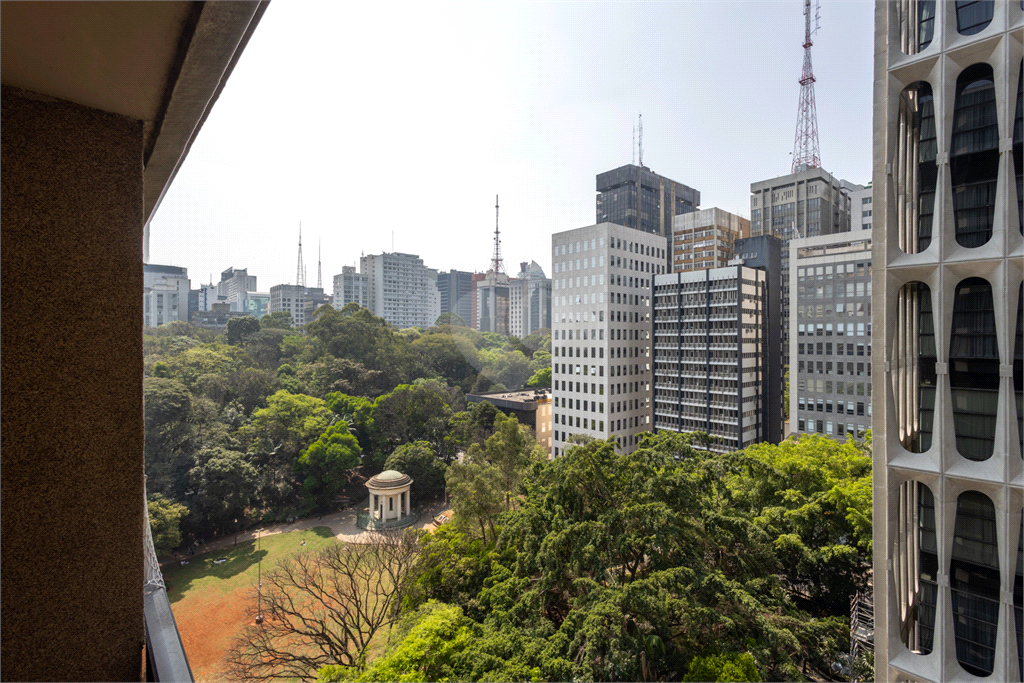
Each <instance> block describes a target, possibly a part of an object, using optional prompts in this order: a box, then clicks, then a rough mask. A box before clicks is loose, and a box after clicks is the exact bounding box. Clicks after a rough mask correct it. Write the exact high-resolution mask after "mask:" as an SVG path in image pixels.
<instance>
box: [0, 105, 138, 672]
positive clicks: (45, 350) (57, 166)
mask: <svg viewBox="0 0 1024 683" xmlns="http://www.w3.org/2000/svg"><path fill="white" fill-rule="evenodd" d="M2 93H3V94H2V98H0V100H2V114H0V118H2V119H3V127H2V129H0V133H2V135H0V140H2V144H0V150H2V161H0V166H2V168H3V175H2V180H3V191H2V192H0V207H2V209H0V222H2V223H3V232H2V233H0V245H2V246H0V249H2V251H3V255H4V268H3V277H2V288H3V290H4V292H5V296H4V306H3V325H2V335H3V339H4V353H3V355H2V365H3V371H2V375H3V390H4V401H3V410H2V418H0V422H2V424H3V452H2V456H0V463H2V464H0V468H2V470H3V478H2V479H0V498H2V499H3V517H2V519H0V536H2V537H3V546H2V552H0V564H2V565H3V568H4V571H3V574H2V584H0V585H2V588H0V597H2V601H0V624H2V625H0V630H2V631H3V634H4V637H3V641H2V643H0V659H2V660H3V663H4V669H3V675H4V678H5V679H9V680H54V681H55V680H78V681H99V680H124V681H128V680H139V676H140V675H142V674H141V670H142V658H141V657H142V644H143V641H144V639H145V632H144V625H143V595H142V588H143V583H144V581H145V571H144V559H143V551H142V543H143V524H144V523H145V522H146V520H145V514H144V512H143V478H142V469H143V439H144V424H143V409H142V372H143V368H142V247H143V244H142V243H143V232H144V228H143V218H142V216H143V181H142V152H143V138H142V122H141V121H137V120H134V119H130V118H127V117H124V116H118V115H115V114H109V113H106V112H102V111H99V110H97V109H91V108H89V107H84V106H81V105H78V104H73V103H71V102H67V101H63V100H56V99H52V98H47V97H42V96H38V95H35V94H34V93H28V92H25V91H21V90H18V89H16V88H9V87H6V86H5V87H4V88H3V91H2ZM55 293H58V295H57V296H55V295H54V294H55ZM68 558H76V559H75V561H74V562H73V563H71V566H70V567H69V561H68ZM69 568H70V570H71V571H70V573H69ZM69 581H70V584H69Z"/></svg>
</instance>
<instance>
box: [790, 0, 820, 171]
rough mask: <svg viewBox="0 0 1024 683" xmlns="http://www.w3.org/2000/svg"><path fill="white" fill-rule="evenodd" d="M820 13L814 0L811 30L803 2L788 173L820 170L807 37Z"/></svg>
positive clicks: (807, 8)
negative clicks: (796, 104)
mask: <svg viewBox="0 0 1024 683" xmlns="http://www.w3.org/2000/svg"><path fill="white" fill-rule="evenodd" d="M820 10H821V7H820V5H819V4H818V0H815V8H814V30H813V31H812V30H811V0H804V68H803V71H802V72H801V74H800V105H799V107H798V108H797V117H796V136H795V139H794V140H793V166H792V168H791V169H790V173H796V172H797V171H799V170H804V169H808V168H821V154H820V152H819V151H818V110H817V107H816V106H815V103H814V69H813V67H812V65H811V45H813V44H814V43H813V42H811V36H812V35H814V34H815V33H817V31H818V26H819V22H820V16H819V12H820Z"/></svg>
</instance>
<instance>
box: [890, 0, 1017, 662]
mask: <svg viewBox="0 0 1024 683" xmlns="http://www.w3.org/2000/svg"><path fill="white" fill-rule="evenodd" d="M1022 42H1024V9H1022V6H1021V3H1020V2H1019V0H1012V1H1008V0H997V1H996V2H955V3H954V2H924V1H922V0H917V1H916V2H915V1H913V0H902V1H900V2H891V1H889V0H884V1H883V0H880V1H879V2H877V3H876V5H875V51H874V54H875V74H874V83H875V89H874V91H875V95H874V122H875V125H874V145H873V147H874V182H873V201H872V204H873V209H872V216H871V218H872V221H873V226H874V228H873V229H874V233H875V234H874V237H875V239H874V244H873V251H874V253H873V256H872V261H873V263H874V270H873V276H872V279H873V282H872V284H873V290H874V293H873V301H872V303H873V305H874V311H875V313H874V315H873V322H874V335H873V336H874V337H875V339H877V340H878V344H877V346H876V348H875V353H874V355H873V356H872V369H873V373H872V375H873V380H874V389H875V391H874V396H873V401H874V415H873V420H872V426H873V436H874V442H873V443H874V459H875V466H874V591H875V596H874V604H875V676H876V679H877V680H879V681H976V680H989V681H1021V680H1024V658H1022V654H1024V653H1022V649H1024V648H1022V643H1021V640H1022V638H1021V635H1022V630H1024V624H1022V598H1024V579H1022V573H1024V571H1022V565H1024V560H1022V545H1024V543H1022V524H1021V517H1022V507H1024V459H1022V450H1024V448H1022V446H1024V440H1022V439H1024V429H1022V425H1024V392H1022V386H1024V362H1022V360H1021V359H1022V357H1024V342H1022V331H1024V330H1022V327H1024V324H1022V320H1024V285H1022V282H1024V258H1022V257H1024V228H1022V221H1021V213H1022V204H1021V198H1022V196H1024V193H1022V191H1021V189H1022V188H1021V185H1022V183H1021V180H1022V176H1024V155H1022V151H1024V150H1022V148H1024V145H1022V141H1024V138H1022V134H1021V120H1022V119H1021V117H1022V115H1024V111H1022V109H1024V104H1022V82H1021V71H1022V66H1024V46H1022Z"/></svg>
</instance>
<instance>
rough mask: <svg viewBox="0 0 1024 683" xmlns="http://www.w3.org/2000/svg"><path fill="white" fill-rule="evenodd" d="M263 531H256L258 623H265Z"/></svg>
mask: <svg viewBox="0 0 1024 683" xmlns="http://www.w3.org/2000/svg"><path fill="white" fill-rule="evenodd" d="M262 533H263V529H259V530H257V531H256V556H257V560H256V562H257V568H256V623H257V624H262V623H263V553H262V547H263V543H262V541H263V536H262V535H261V534H262Z"/></svg>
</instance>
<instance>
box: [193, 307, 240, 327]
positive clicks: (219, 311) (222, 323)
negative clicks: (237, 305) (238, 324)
mask: <svg viewBox="0 0 1024 683" xmlns="http://www.w3.org/2000/svg"><path fill="white" fill-rule="evenodd" d="M248 315H249V314H248V313H242V312H241V311H232V310H231V305H230V304H229V303H227V302H226V301H224V302H219V303H214V304H213V305H212V306H211V307H210V310H208V311H196V313H195V314H194V315H193V316H192V324H193V325H195V326H196V327H202V328H204V329H207V330H216V331H220V330H224V329H227V326H228V322H229V321H230V320H231V319H232V318H245V317H247V316H248Z"/></svg>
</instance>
